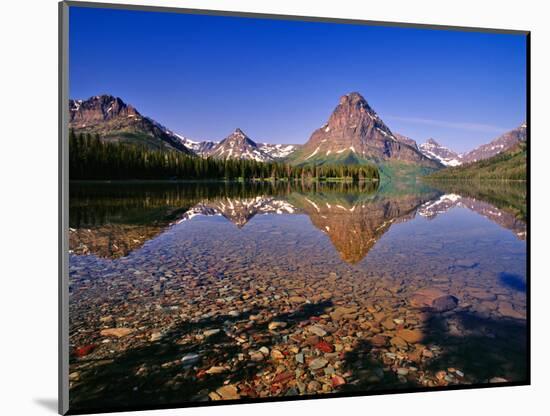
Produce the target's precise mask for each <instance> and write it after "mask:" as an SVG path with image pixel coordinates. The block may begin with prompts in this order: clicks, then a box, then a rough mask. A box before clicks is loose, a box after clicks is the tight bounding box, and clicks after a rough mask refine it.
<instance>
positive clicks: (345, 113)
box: [69, 92, 527, 169]
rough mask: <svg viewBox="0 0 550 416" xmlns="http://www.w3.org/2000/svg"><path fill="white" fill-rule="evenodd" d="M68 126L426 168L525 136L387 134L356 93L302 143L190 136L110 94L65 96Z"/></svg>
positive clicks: (180, 143)
mask: <svg viewBox="0 0 550 416" xmlns="http://www.w3.org/2000/svg"><path fill="white" fill-rule="evenodd" d="M69 127H70V128H71V129H73V130H74V131H76V132H79V133H91V134H98V135H99V136H100V137H101V140H104V141H109V142H117V143H123V144H127V145H139V146H145V147H146V148H150V149H158V150H173V151H179V152H183V153H186V154H189V155H197V156H200V157H212V158H219V159H241V160H242V159H245V160H256V161H259V162H272V161H287V162H290V163H293V164H309V163H313V164H327V163H334V164H337V163H343V164H357V163H364V162H374V163H384V162H403V163H406V164H410V165H418V166H421V167H425V168H431V169H439V168H441V167H445V166H450V167H452V166H460V165H462V164H464V163H471V162H474V161H478V160H483V159H487V158H490V157H493V156H495V155H497V154H499V153H501V152H505V151H507V150H509V149H511V148H513V147H514V146H515V145H516V144H517V143H520V142H524V141H525V140H526V136H527V134H526V125H525V124H522V125H521V126H519V127H518V128H516V129H514V130H511V131H509V132H507V133H505V134H503V135H502V136H499V137H498V138H496V139H495V140H493V141H491V142H489V143H487V144H484V145H482V146H479V147H477V148H476V149H473V150H472V151H470V152H467V153H463V154H459V153H457V152H455V151H453V150H451V149H448V148H446V147H444V146H442V145H440V144H439V143H438V142H437V141H436V140H434V139H429V140H428V141H426V142H425V143H423V144H420V145H417V142H416V141H415V140H414V139H412V138H409V137H406V136H403V135H400V134H398V133H393V132H392V131H391V130H390V129H389V127H388V126H387V125H386V124H385V123H384V122H383V121H382V119H381V118H380V117H379V116H378V115H377V114H376V112H375V111H374V110H373V109H372V107H370V106H369V104H368V103H367V101H366V100H365V98H363V96H361V94H359V93H357V92H353V93H350V94H346V95H344V96H342V97H341V98H340V101H339V103H338V105H337V106H336V108H335V109H334V111H333V112H332V114H331V115H330V117H329V119H328V121H327V122H326V123H325V124H324V125H323V126H321V127H320V128H319V129H317V130H315V131H314V132H313V133H312V135H311V137H310V138H309V140H308V141H307V142H306V143H305V144H304V145H297V144H270V143H257V142H255V141H254V140H252V139H251V138H250V137H248V136H247V135H246V134H245V133H244V132H243V131H242V130H241V129H240V128H237V129H235V131H234V132H232V133H231V134H230V135H229V136H227V137H226V138H225V139H223V140H221V141H209V140H205V141H195V140H191V139H189V138H187V137H185V136H181V135H179V134H177V133H174V132H173V131H171V130H169V129H168V128H166V127H164V126H163V125H161V124H160V123H158V122H156V121H155V120H153V119H151V118H149V117H145V116H143V115H141V114H140V113H139V112H138V111H137V110H136V109H135V108H134V107H133V106H132V105H129V104H126V103H125V102H124V101H122V99H120V98H118V97H113V96H111V95H100V96H94V97H91V98H88V99H87V100H69Z"/></svg>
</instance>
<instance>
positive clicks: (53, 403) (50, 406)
mask: <svg viewBox="0 0 550 416" xmlns="http://www.w3.org/2000/svg"><path fill="white" fill-rule="evenodd" d="M34 402H35V403H36V404H38V405H40V406H42V407H43V408H44V409H46V410H48V411H50V412H52V413H57V399H52V398H50V399H34Z"/></svg>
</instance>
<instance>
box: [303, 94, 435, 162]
mask: <svg viewBox="0 0 550 416" xmlns="http://www.w3.org/2000/svg"><path fill="white" fill-rule="evenodd" d="M297 153H299V154H298V155H297V158H296V162H298V163H312V162H313V163H324V162H325V161H339V162H341V163H353V162H354V161H360V160H362V159H364V160H370V161H374V162H380V161H402V162H408V163H414V164H418V165H421V166H426V167H431V168H438V167H441V165H440V164H439V163H438V162H437V161H434V160H432V159H430V158H427V157H426V156H424V155H423V154H422V153H420V152H419V151H418V150H417V149H416V148H414V147H412V146H410V145H408V144H406V143H404V142H402V141H399V140H398V139H397V138H396V137H395V136H394V134H393V133H392V132H391V130H390V129H389V128H388V127H387V126H386V124H385V123H384V122H383V121H382V119H380V117H379V116H378V115H377V114H376V112H375V111H374V110H373V109H372V108H371V107H370V106H369V104H368V103H367V101H366V100H365V99H364V98H363V96H362V95H361V94H359V93H357V92H352V93H350V94H347V95H344V96H342V97H341V98H340V102H339V103H338V105H337V106H336V108H335V109H334V111H333V113H332V114H331V116H330V118H329V120H328V122H327V123H326V124H324V125H323V126H322V127H321V128H319V129H317V130H315V131H314V132H313V134H312V135H311V137H310V139H309V140H308V141H307V143H306V144H304V146H303V147H302V148H301V149H300V151H299V152H297Z"/></svg>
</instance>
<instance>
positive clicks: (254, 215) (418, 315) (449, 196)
mask: <svg viewBox="0 0 550 416" xmlns="http://www.w3.org/2000/svg"><path fill="white" fill-rule="evenodd" d="M525 192H526V191H525V185H514V186H498V187H497V186H494V185H490V186H481V185H479V184H477V185H473V184H462V185H460V186H458V185H456V184H455V185H452V186H449V185H445V184H444V185H435V186H434V185H431V186H427V185H423V184H413V185H411V184H407V185H399V184H395V183H394V184H392V183H390V184H385V185H381V186H376V185H373V184H371V183H361V184H355V185H353V184H342V183H340V184H322V185H309V186H305V185H294V186H289V185H287V184H281V185H277V186H274V185H270V184H264V185H258V184H256V185H252V184H199V183H194V184H193V183H188V184H182V183H156V184H154V183H149V184H140V183H125V184H107V183H105V184H82V183H80V184H79V183H72V184H71V187H70V227H71V228H70V231H69V239H70V250H71V253H70V343H71V351H72V353H71V361H70V366H71V375H70V379H71V382H70V383H71V390H70V400H71V408H72V409H73V408H74V410H78V409H86V410H91V409H94V408H102V407H103V408H104V407H110V408H123V407H127V406H128V405H129V404H131V405H132V406H139V405H149V406H155V405H166V404H176V403H178V404H181V403H184V402H190V401H207V400H231V399H237V398H243V399H245V398H258V397H276V396H293V395H308V394H322V393H327V394H330V393H334V392H370V391H388V390H395V389H400V388H406V389H411V388H413V389H414V388H420V387H421V388H425V387H434V388H435V387H439V386H448V385H463V384H484V383H500V382H523V381H525V380H526V377H527V366H526V365H527V327H526V290H527V287H526V273H527V270H526V267H527V254H526V233H527V227H526V218H525V212H526V210H525Z"/></svg>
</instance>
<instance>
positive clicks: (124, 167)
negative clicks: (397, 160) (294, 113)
mask: <svg viewBox="0 0 550 416" xmlns="http://www.w3.org/2000/svg"><path fill="white" fill-rule="evenodd" d="M69 176H70V179H72V180H125V179H126V180H130V179H149V180H150V179H184V180H200V179H210V180H280V179H287V180H330V179H346V180H351V181H362V180H371V179H378V178H379V174H378V169H377V168H376V166H372V165H317V166H314V165H304V166H292V165H289V164H287V163H281V162H265V163H264V162H258V161H255V160H237V159H228V160H221V159H213V158H202V157H197V156H189V155H186V154H183V153H180V152H177V151H163V150H152V149H148V148H145V147H142V146H133V145H127V144H120V143H112V142H106V141H103V140H101V138H100V136H99V135H98V134H93V135H92V134H89V133H75V132H74V131H73V130H71V131H70V134H69Z"/></svg>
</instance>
